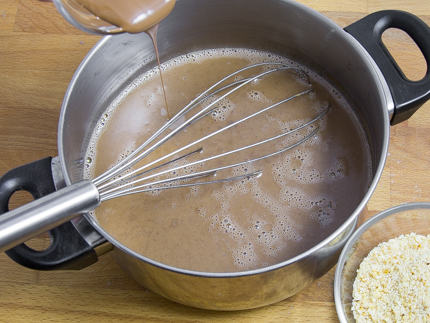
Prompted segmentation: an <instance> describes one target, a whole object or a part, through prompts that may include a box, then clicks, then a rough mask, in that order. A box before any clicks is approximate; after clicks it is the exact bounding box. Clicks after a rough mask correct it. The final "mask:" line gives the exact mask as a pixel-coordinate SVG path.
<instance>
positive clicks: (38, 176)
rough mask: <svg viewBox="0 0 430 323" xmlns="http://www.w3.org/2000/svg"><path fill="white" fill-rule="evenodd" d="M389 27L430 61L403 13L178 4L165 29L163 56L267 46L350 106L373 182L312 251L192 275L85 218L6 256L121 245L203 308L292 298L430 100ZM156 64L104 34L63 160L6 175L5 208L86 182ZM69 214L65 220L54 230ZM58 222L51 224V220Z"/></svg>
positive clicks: (81, 85) (42, 260)
mask: <svg viewBox="0 0 430 323" xmlns="http://www.w3.org/2000/svg"><path fill="white" fill-rule="evenodd" d="M390 27H397V28H400V29H403V30H404V31H406V32H407V33H409V35H410V36H411V37H412V38H413V39H414V40H415V41H416V43H417V45H418V46H419V47H420V49H421V50H422V52H423V54H424V57H425V58H426V60H427V62H429V58H430V29H429V27H428V26H427V25H426V24H424V23H423V22H421V20H419V19H418V18H416V17H415V16H412V15H410V14H407V13H404V12H398V11H384V12H379V13H375V14H373V15H369V16H367V17H365V18H364V19H363V20H360V21H358V22H357V23H355V24H353V25H351V26H349V27H347V28H346V30H344V29H342V28H340V27H339V26H337V25H336V24H334V23H333V22H332V21H330V20H329V19H327V18H326V17H324V16H323V15H321V14H319V13H318V12H315V11H314V10H312V9H310V8H307V7H305V6H303V5H301V4H299V3H296V2H293V1H288V0H266V1H261V0H217V1H210V0H179V1H178V2H177V4H176V6H175V9H174V10H173V12H172V13H171V14H170V15H169V16H168V17H167V18H166V19H165V20H164V21H163V22H162V23H161V25H160V27H159V31H158V46H159V51H160V55H161V60H162V61H166V60H168V59H170V58H173V57H175V56H178V55H181V54H185V53H187V52H190V51H195V50H201V49H207V48H216V47H245V48H254V49H258V50H265V51H270V52H273V53H276V54H281V55H284V56H288V57H291V58H292V59H294V60H296V61H299V62H301V63H304V64H305V65H307V66H309V67H310V68H312V69H314V70H317V71H318V72H319V73H320V74H321V75H322V76H324V77H326V78H328V79H330V80H332V81H333V82H334V83H336V84H337V85H338V86H340V87H341V88H342V89H343V91H344V92H345V93H346V94H347V96H348V97H349V99H350V100H351V102H353V105H354V106H355V107H356V109H357V111H356V113H357V115H358V116H359V117H360V119H361V122H362V123H363V127H364V128H365V130H366V132H367V134H368V138H369V142H370V144H371V150H372V161H373V169H374V174H373V180H372V182H371V185H370V187H369V189H368V191H367V193H366V194H365V196H363V199H362V201H361V203H360V204H359V205H358V206H357V207H356V209H355V211H354V212H353V213H352V214H350V215H347V216H346V217H345V219H346V220H345V221H344V222H343V224H342V225H341V226H340V227H339V228H338V229H337V230H336V231H335V232H334V233H333V234H331V235H330V236H329V237H328V238H326V239H325V240H324V241H322V242H321V243H319V244H318V245H316V246H314V247H313V248H311V249H309V250H308V251H306V252H304V253H302V254H300V255H299V256H297V257H294V258H292V259H290V260H288V261H285V262H282V263H279V264H277V265H273V266H270V267H265V268H261V269H258V270H252V271H245V272H237V273H208V272H194V271H187V270H183V269H179V268H174V267H170V266H167V265H165V264H162V263H159V262H155V261H153V260H151V259H148V258H146V257H145V256H144V255H140V254H137V253H135V252H133V251H132V250H130V249H128V248H127V247H126V246H124V245H122V244H121V243H120V242H118V241H116V240H115V239H114V238H113V237H111V236H110V235H109V234H108V233H107V232H105V231H104V229H103V228H102V227H101V226H100V225H99V224H98V223H97V222H96V221H95V220H94V219H93V218H91V217H90V216H89V215H87V214H84V215H83V216H80V217H77V218H75V219H74V220H72V222H66V223H65V224H62V225H60V226H58V227H56V228H55V229H52V230H51V231H50V234H51V239H52V244H51V246H50V247H49V248H48V249H47V250H45V251H43V252H36V251H34V250H31V249H30V248H28V247H27V246H25V245H24V244H22V245H19V246H17V247H14V248H13V249H11V250H8V251H7V254H8V255H9V256H10V257H11V258H12V259H13V260H15V261H17V262H19V263H21V264H23V265H25V266H27V267H30V268H35V269H41V270H45V269H46V270H47V269H80V268H83V267H85V266H88V265H90V264H91V263H93V262H94V261H96V260H97V256H100V255H101V254H103V253H105V252H107V251H110V250H113V251H112V252H111V255H112V256H113V257H114V258H115V259H116V260H117V261H118V263H119V264H120V265H121V266H122V267H123V268H124V269H125V270H126V271H127V272H128V273H129V274H130V275H131V276H132V277H133V278H134V279H136V280H137V281H138V282H139V283H141V284H142V285H144V286H146V287H147V288H149V289H151V290H153V291H154V292H156V293H158V294H160V295H163V296H164V297H166V298H169V299H171V300H174V301H176V302H179V303H182V304H186V305H189V306H194V307H199V308H205V309H214V310H237V309H249V308H254V307H259V306H264V305H268V304H271V303H274V302H277V301H280V300H282V299H285V298H287V297H289V296H292V295H294V294H295V293H297V292H299V291H300V290H302V289H304V288H305V287H306V286H308V285H309V284H310V283H311V282H312V281H314V280H315V279H316V278H318V277H320V276H322V275H324V274H325V273H326V272H327V271H328V270H329V269H330V268H332V266H333V265H334V264H335V263H336V261H337V258H338V255H339V253H340V250H341V248H342V247H343V245H344V244H345V242H346V241H347V240H348V238H349V237H350V235H351V234H352V232H353V231H354V229H355V228H356V226H357V224H360V223H361V222H362V221H361V217H360V215H361V214H362V213H363V212H364V211H365V209H366V204H367V202H368V200H369V198H370V196H371V194H372V193H373V191H374V189H375V187H376V185H377V183H378V180H379V178H380V175H381V173H382V169H383V167H384V162H385V158H386V155H387V150H388V139H389V127H390V122H391V123H392V124H395V123H397V122H401V121H403V120H405V119H407V118H408V117H409V116H410V115H412V113H413V112H414V111H415V110H416V109H417V108H418V107H419V106H420V105H421V104H422V103H423V102H425V101H426V100H427V99H428V98H429V93H430V92H429V91H430V82H429V77H428V73H427V75H426V77H425V78H424V79H423V80H422V81H419V82H410V81H408V80H407V79H405V77H404V76H403V74H402V73H401V71H400V70H399V68H398V67H397V65H396V64H395V63H394V60H392V59H391V56H390V55H389V53H388V52H387V51H386V49H385V47H384V46H383V45H382V42H381V35H382V32H383V31H384V30H386V29H387V28H390ZM351 34H352V35H353V36H354V37H355V38H354V37H353V36H352V35H351ZM357 39H358V41H357ZM364 47H365V48H366V49H364ZM369 53H370V55H369ZM155 64H156V62H155V56H154V52H153V47H152V43H151V41H150V39H149V37H148V36H147V35H146V34H136V35H130V34H121V35H115V36H107V37H105V38H103V39H102V40H101V41H100V42H99V43H98V44H97V45H96V46H95V47H94V48H93V50H92V51H91V52H90V53H89V54H88V56H87V57H86V58H85V59H84V61H83V62H82V63H81V65H80V66H79V68H78V70H77V71H76V73H75V76H74V77H73V79H72V81H71V83H70V85H69V88H68V90H67V93H66V96H65V98H64V102H63V106H62V110H61V115H60V121H59V127H58V150H59V157H57V158H54V159H52V160H51V159H50V158H48V159H44V160H41V161H38V162H35V163H33V164H30V165H24V166H21V167H20V168H17V169H14V170H12V171H10V172H9V173H7V174H5V175H4V176H3V177H2V178H1V180H0V212H3V213H4V212H7V210H8V209H7V203H8V200H9V197H10V195H11V194H13V192H14V191H16V190H18V189H20V188H23V189H26V190H28V191H30V192H31V193H32V194H33V196H35V198H38V197H41V196H42V195H46V194H47V193H49V192H51V191H54V190H55V187H54V184H53V182H52V177H54V182H55V184H56V185H57V189H58V188H59V187H60V186H62V185H63V184H62V182H63V181H62V176H63V177H64V182H65V184H66V185H67V186H68V187H70V186H71V185H72V184H73V183H77V182H79V181H80V180H82V168H83V155H84V152H85V150H86V147H87V144H88V140H89V137H90V135H91V133H92V130H93V128H94V126H95V124H96V122H97V121H98V120H99V118H100V116H101V114H102V113H103V112H104V110H105V108H106V107H107V105H108V104H109V103H110V102H111V101H112V100H113V99H114V98H115V97H116V96H117V95H118V94H119V93H120V92H121V90H122V89H123V88H124V87H125V86H126V85H128V84H129V83H130V82H131V81H132V80H133V79H134V78H135V77H137V76H138V75H140V74H142V73H143V72H144V71H146V70H148V69H150V68H152V67H154V66H155ZM60 168H61V170H60ZM51 170H52V173H51ZM29 174H31V176H30V175H29ZM47 177H48V178H49V180H46V178H47ZM9 213H10V212H9ZM7 218H8V215H7V214H6V215H3V216H2V217H0V240H1V235H2V232H3V231H2V229H1V221H3V219H7ZM64 221H65V220H64V218H62V219H60V220H58V221H57V222H55V223H54V226H55V225H58V224H59V223H60V222H64ZM18 222H19V221H18ZM52 226H53V225H52V223H51V224H49V225H48V224H46V223H45V224H43V225H42V228H44V229H47V228H50V227H52Z"/></svg>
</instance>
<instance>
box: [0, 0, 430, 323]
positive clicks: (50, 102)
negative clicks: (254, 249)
mask: <svg viewBox="0 0 430 323" xmlns="http://www.w3.org/2000/svg"><path fill="white" fill-rule="evenodd" d="M213 1H216V0H213ZM261 1H265V0H261ZM300 2H302V3H304V4H305V5H307V6H309V7H311V8H313V9H315V10H318V11H320V12H321V13H323V14H324V15H326V16H328V17H329V18H330V19H332V20H334V21H335V22H336V23H337V24H339V25H340V26H341V27H345V26H347V25H349V24H351V23H353V22H354V21H356V20H358V19H360V18H361V17H364V16H365V15H367V14H369V13H372V12H374V11H378V10H383V9H401V10H405V11H409V12H411V13H413V14H415V15H418V16H419V17H420V18H422V19H423V20H424V21H425V22H426V23H427V24H429V25H430V2H429V1H428V0H408V1H404V0H391V1H384V0H367V1H366V0H300ZM99 38H100V37H97V36H91V35H87V34H84V33H82V32H80V31H78V30H77V29H75V28H73V27H72V26H70V25H69V24H68V23H67V22H66V21H65V20H64V19H63V18H62V17H61V16H60V15H59V14H58V13H57V11H56V9H55V7H54V5H53V4H52V3H50V2H40V1H36V0H0V175H1V174H4V173H5V172H6V171H8V170H9V169H11V168H13V167H16V166H19V165H22V164H25V163H28V162H31V161H34V160H37V159H40V158H42V157H46V156H57V154H58V153H57V141H56V140H57V122H58V116H59V112H60V107H61V102H62V99H63V96H64V93H65V91H66V89H67V86H68V83H69V81H70V79H71V77H72V75H73V73H74V71H75V70H76V68H77V67H78V65H79V63H80V62H81V60H82V59H83V58H84V56H85V55H86V53H87V52H88V51H89V50H90V49H91V48H92V46H93V45H94V44H95V43H96V42H97V41H98V40H99ZM384 42H385V43H386V44H387V46H388V47H389V48H390V50H391V53H392V54H393V56H394V57H395V58H396V59H397V61H398V63H399V64H400V66H401V67H402V69H403V70H404V72H405V74H406V75H407V76H408V77H409V78H410V79H412V80H418V79H420V78H421V77H422V76H423V75H425V73H426V63H425V61H424V59H423V57H422V55H421V53H420V52H419V51H418V50H417V48H416V46H415V45H414V43H413V42H412V41H411V40H410V39H409V38H408V36H407V35H405V34H404V33H402V32H399V31H394V30H390V31H388V32H386V33H385V34H384ZM429 129H430V104H425V105H424V106H423V107H422V108H421V109H420V110H419V111H418V112H417V113H416V114H415V115H414V116H413V117H412V118H411V119H409V120H408V121H406V122H403V123H401V124H399V125H397V126H394V127H391V135H390V149H389V155H388V158H387V162H386V166H385V170H384V172H383V175H382V178H381V181H380V183H379V185H378V187H377V190H376V192H375V193H374V195H373V197H372V198H371V200H370V202H369V205H368V207H369V210H370V211H371V212H370V213H371V214H375V213H376V212H378V211H381V210H383V209H386V208H388V207H390V206H394V205H398V204H401V203H406V202H418V201H429V198H430V181H429V179H430V149H429V148H430V136H429ZM28 200H29V196H28V194H25V193H22V192H20V193H19V194H18V193H17V194H15V195H14V196H13V199H12V205H14V206H15V205H19V204H21V203H23V202H25V201H28ZM47 243H48V240H47V238H46V237H45V236H42V237H38V238H35V239H33V240H32V241H31V245H32V246H34V247H35V248H43V246H44V245H46V244H47ZM333 276H334V270H331V271H330V272H329V273H328V274H327V275H325V276H324V277H323V278H322V279H320V280H319V281H316V282H315V283H314V284H312V285H311V286H310V287H308V288H307V289H305V290H304V291H302V292H301V293H299V294H297V295H295V296H293V297H291V298H290V299H287V300H285V301H282V302H279V303H277V304H274V305H271V306H267V307H263V308H260V309H255V310H249V311H239V312H211V311H204V310H198V309H193V308H189V307H186V306H182V305H179V304H176V303H173V302H171V301H168V300H166V299H164V298H162V297H160V296H158V295H156V294H154V293H153V292H151V291H148V290H146V289H144V288H143V287H141V286H140V285H138V284H137V283H136V282H135V281H133V280H132V279H131V278H130V277H128V276H127V274H125V273H124V272H123V271H122V270H121V269H120V268H119V267H118V265H117V264H116V263H115V262H114V261H113V260H112V259H111V257H110V256H108V255H105V256H102V257H101V258H100V259H99V261H98V262H97V263H96V264H94V265H92V266H90V267H88V268H86V269H84V270H81V271H56V272H39V271H34V270H29V269H26V268H24V267H21V266H20V265H17V264H15V263H14V262H13V261H11V260H10V259H9V258H8V257H7V256H6V255H4V254H1V255H0V322H41V321H49V322H180V323H182V322H247V323H248V322H273V323H275V322H321V323H323V322H337V321H338V319H337V315H336V311H335V307H334V300H333Z"/></svg>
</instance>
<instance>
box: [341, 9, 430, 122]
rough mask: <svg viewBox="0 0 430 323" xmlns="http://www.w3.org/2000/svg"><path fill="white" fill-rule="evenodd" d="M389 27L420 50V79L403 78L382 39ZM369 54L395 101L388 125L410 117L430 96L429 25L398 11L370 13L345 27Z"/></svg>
mask: <svg viewBox="0 0 430 323" xmlns="http://www.w3.org/2000/svg"><path fill="white" fill-rule="evenodd" d="M389 28H398V29H400V30H403V31H404V32H406V33H407V34H408V35H409V36H410V37H411V38H412V39H413V40H414V41H415V43H416V44H417V46H418V48H419V49H420V50H421V52H422V54H423V56H424V58H425V60H426V63H427V71H426V75H425V76H424V78H423V79H421V80H419V81H411V80H409V79H407V78H406V76H405V75H404V74H403V72H402V70H401V69H400V67H399V66H398V65H397V63H396V61H395V60H394V58H393V57H392V56H391V54H390V52H389V51H388V49H387V48H386V47H385V45H384V43H383V42H382V38H381V37H382V33H383V32H384V31H385V30H387V29H389ZM345 30H346V31H347V32H348V33H350V34H351V35H352V36H353V37H354V38H355V39H356V40H358V42H359V43H360V44H361V45H362V46H363V47H364V48H365V49H366V50H367V52H368V53H369V54H370V56H372V58H373V60H374V61H375V63H376V64H377V65H378V66H379V68H380V70H381V72H382V74H383V75H384V77H385V79H386V81H387V83H388V86H389V88H390V91H391V95H392V97H393V100H394V104H395V111H394V115H393V117H392V120H391V124H392V125H395V124H397V123H400V122H402V121H405V120H407V119H408V118H410V117H411V116H412V115H413V114H414V112H415V111H416V110H417V109H418V108H419V107H420V106H421V105H422V104H424V103H425V102H426V101H427V100H428V99H429V98H430V75H429V64H430V27H429V26H427V24H426V23H424V22H423V21H422V20H421V19H420V18H418V17H417V16H415V15H413V14H411V13H408V12H404V11H398V10H384V11H379V12H375V13H372V14H370V15H368V16H366V17H364V18H362V19H360V20H359V21H357V22H355V23H353V24H352V25H350V26H348V27H346V28H345Z"/></svg>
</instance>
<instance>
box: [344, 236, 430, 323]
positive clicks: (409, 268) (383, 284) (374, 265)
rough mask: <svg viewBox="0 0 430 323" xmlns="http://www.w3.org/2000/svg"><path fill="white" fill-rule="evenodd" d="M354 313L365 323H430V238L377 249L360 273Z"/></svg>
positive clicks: (411, 238) (408, 238)
mask: <svg viewBox="0 0 430 323" xmlns="http://www.w3.org/2000/svg"><path fill="white" fill-rule="evenodd" d="M352 311H353V314H354V319H355V321H356V322H357V323H361V322H430V235H428V236H427V237H425V236H422V235H418V234H415V233H411V234H408V235H401V236H399V237H397V238H394V239H391V240H389V241H387V242H383V243H380V244H379V245H378V246H377V247H375V248H374V249H373V250H372V251H370V253H369V254H368V256H367V257H366V258H364V259H363V262H362V263H361V264H360V267H359V269H358V270H357V277H356V279H355V281H354V286H353V301H352Z"/></svg>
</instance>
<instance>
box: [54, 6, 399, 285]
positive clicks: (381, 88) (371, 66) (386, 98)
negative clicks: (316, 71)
mask: <svg viewBox="0 0 430 323" xmlns="http://www.w3.org/2000/svg"><path fill="white" fill-rule="evenodd" d="M282 2H287V3H289V4H291V5H294V6H297V7H299V8H300V9H301V10H304V11H306V12H307V13H308V14H309V15H311V16H314V18H315V19H319V20H321V22H322V23H323V24H326V25H327V26H329V27H330V30H331V33H333V34H337V35H339V36H341V37H344V38H346V40H347V41H348V43H349V44H350V45H351V46H352V47H353V48H354V50H356V51H357V52H358V53H359V54H360V56H361V57H362V58H363V61H364V62H365V64H366V66H367V67H368V70H369V72H370V73H371V74H372V76H373V79H374V80H375V83H376V85H377V88H376V89H375V91H378V93H379V94H380V99H381V102H380V105H381V106H383V107H385V108H386V109H387V112H386V113H384V114H383V119H384V120H383V123H384V124H383V125H381V126H382V127H383V129H382V131H383V138H384V139H383V145H382V149H381V151H380V156H375V157H378V158H376V159H378V160H380V162H379V164H378V166H377V168H376V169H375V171H374V176H373V179H372V182H371V184H370V185H369V188H368V190H367V192H366V194H365V195H364V197H363V199H362V201H361V202H360V204H359V205H358V206H357V207H356V209H355V210H354V212H352V214H351V215H350V216H349V217H348V218H347V220H346V221H345V222H344V223H343V224H342V225H341V226H340V227H339V228H337V229H336V230H335V231H334V232H333V233H332V234H330V235H329V236H328V237H327V238H325V239H324V240H323V241H321V242H320V243H318V244H317V245H315V246H314V247H312V248H310V249H308V250H307V251H305V252H303V253H301V254H299V255H297V256H295V257H293V258H290V259H288V260H285V261H283V262H280V263H277V264H275V265H271V266H267V267H262V268H258V269H253V270H246V271H238V272H202V271H194V270H188V269H182V268H178V267H174V266H170V265H166V264H163V263H161V262H158V261H155V260H152V259H150V258H147V257H145V256H143V255H141V254H139V253H137V252H135V251H133V250H131V249H129V248H128V247H126V246H124V245H123V244H122V243H121V242H119V241H118V240H116V239H115V238H114V237H112V236H111V235H110V234H109V233H107V232H106V231H105V230H104V229H103V228H102V227H101V226H100V225H99V223H98V222H97V221H96V220H95V219H94V218H93V217H92V216H91V215H90V214H88V213H87V214H84V217H85V218H86V219H87V220H88V221H89V222H90V223H91V225H92V226H93V227H94V228H95V229H96V230H97V231H98V232H99V233H100V234H102V235H103V236H104V237H105V238H106V239H107V240H108V241H109V242H110V243H112V245H114V246H115V247H116V248H118V249H120V250H122V251H124V252H125V253H127V254H129V255H131V256H133V257H135V258H137V259H139V260H142V261H145V262H146V263H149V264H151V265H153V266H156V267H159V268H163V269H166V270H169V271H172V272H176V273H179V274H185V275H192V276H200V277H206V278H228V277H243V276H250V275H257V274H261V273H265V272H270V271H273V270H276V269H279V268H282V267H285V266H288V265H290V264H293V263H295V262H298V261H300V260H302V259H305V258H307V257H309V256H311V255H312V254H314V253H315V252H317V251H318V250H320V249H322V248H323V247H324V246H327V245H328V244H329V243H330V242H332V241H333V240H335V239H336V238H337V237H338V236H339V235H340V234H341V233H342V232H343V231H345V230H346V229H347V228H348V227H349V226H350V225H351V224H354V226H353V230H350V232H348V234H347V235H346V236H345V237H343V238H342V239H341V240H340V241H338V242H336V245H339V246H340V247H342V246H343V244H345V243H346V241H347V240H348V239H349V237H350V236H351V235H352V234H353V232H354V230H355V226H356V223H354V221H356V220H357V218H358V216H359V214H360V213H361V212H362V211H363V209H364V208H365V207H366V205H367V203H368V201H369V199H370V197H371V195H372V194H373V192H374V190H375V189H376V186H377V184H378V182H379V179H380V177H381V174H382V171H383V168H384V165H385V160H386V156H387V154H388V142H389V128H390V114H392V112H393V111H394V103H393V100H392V97H391V94H390V91H389V88H388V85H387V82H386V80H385V78H384V77H383V76H382V73H381V71H380V70H379V68H378V66H377V65H376V63H375V62H374V60H373V59H372V58H371V57H370V55H369V54H368V53H367V51H366V50H365V49H364V48H363V47H362V46H361V44H360V43H359V42H358V41H357V40H356V39H355V38H354V37H353V36H351V35H350V34H348V33H347V32H346V31H345V30H343V29H342V28H341V27H340V26H339V25H337V24H336V23H334V22H333V21H332V20H330V19H329V18H328V17H326V16H324V15H323V14H321V13H319V12H318V11H316V10H314V9H311V8H309V7H307V6H305V5H303V4H301V3H297V2H295V1H291V0H282ZM111 37H114V36H104V37H103V38H102V39H101V40H100V41H99V42H98V43H97V44H96V45H95V46H94V47H93V48H92V49H91V51H90V52H89V53H88V55H87V56H86V57H85V58H84V60H83V61H82V62H81V64H80V65H79V67H78V69H77V70H76V72H75V74H74V76H73V78H72V80H71V82H70V84H69V87H68V89H67V91H66V94H65V97H64V100H63V104H62V107H61V111H60V118H59V124H58V140H57V145H58V152H59V157H60V161H61V163H60V164H61V169H62V172H63V174H64V179H65V182H66V184H67V185H71V183H72V182H71V179H70V177H69V174H68V172H67V169H66V166H65V163H64V160H65V152H64V148H63V146H62V142H63V125H64V123H65V115H66V113H65V111H66V108H67V102H68V100H69V98H70V96H71V92H72V89H73V85H74V83H75V82H76V81H77V79H78V78H79V75H80V74H81V71H82V70H83V69H84V68H85V66H86V65H87V64H88V62H89V61H90V59H91V57H92V56H93V55H94V54H95V53H96V52H97V51H98V50H99V49H100V48H102V47H103V45H104V44H105V43H106V42H108V41H109V40H110V38H111Z"/></svg>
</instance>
